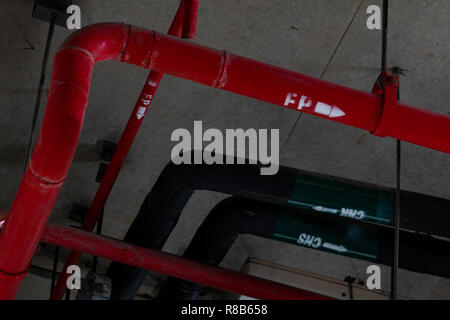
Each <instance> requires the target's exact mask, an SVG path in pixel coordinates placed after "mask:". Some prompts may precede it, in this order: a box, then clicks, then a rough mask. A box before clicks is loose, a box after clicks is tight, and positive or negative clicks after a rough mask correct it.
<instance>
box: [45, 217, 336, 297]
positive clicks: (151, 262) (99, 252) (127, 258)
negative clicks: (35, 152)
mask: <svg viewBox="0 0 450 320" xmlns="http://www.w3.org/2000/svg"><path fill="white" fill-rule="evenodd" d="M41 240H42V241H43V242H47V243H50V244H53V245H56V246H61V247H66V248H70V249H73V250H77V251H82V252H85V253H88V254H91V255H96V256H99V257H102V258H105V259H108V260H114V261H117V262H120V263H124V264H128V265H132V266H135V267H137V268H141V269H147V270H153V271H155V272H159V273H163V274H166V275H169V276H172V277H175V278H181V279H184V280H187V281H192V282H196V283H200V284H203V285H205V286H210V287H214V288H218V289H222V290H226V291H230V292H235V293H240V294H244V295H247V296H250V297H254V298H258V299H268V300H281V299H282V300H324V299H331V298H328V297H325V296H322V295H319V294H316V293H312V292H309V291H306V290H302V289H298V288H294V287H291V286H287V285H284V284H280V283H277V282H272V281H268V280H264V279H261V278H257V277H254V276H250V275H247V274H244V273H239V272H235V271H230V270H227V269H223V268H218V267H213V266H210V265H206V264H201V263H198V262H194V261H191V260H188V259H185V258H182V257H178V256H175V255H171V254H168V253H164V252H161V251H157V250H150V249H144V248H140V247H137V246H133V245H131V244H127V243H124V242H122V241H118V240H114V239H111V238H106V237H103V236H100V235H97V234H93V233H90V232H86V231H82V230H77V229H74V228H70V227H64V226H60V225H57V224H52V223H49V224H47V226H46V227H45V229H44V232H43V234H42V238H41Z"/></svg>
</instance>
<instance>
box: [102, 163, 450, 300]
mask: <svg viewBox="0 0 450 320" xmlns="http://www.w3.org/2000/svg"><path fill="white" fill-rule="evenodd" d="M235 163H236V162H235ZM195 190H210V191H216V192H221V193H225V194H229V195H235V196H240V197H243V198H248V199H254V200H259V201H263V202H267V203H272V204H276V205H281V206H304V205H305V204H304V202H305V201H306V200H307V199H308V198H310V197H316V199H314V201H312V202H311V203H320V202H321V201H322V199H325V198H333V197H334V198H335V199H337V202H338V203H339V204H340V202H339V201H341V200H342V199H343V198H347V200H348V201H351V202H354V201H356V202H357V201H359V202H361V203H363V204H365V203H366V202H367V203H371V205H373V208H369V209H368V210H372V211H373V216H374V217H375V215H376V214H378V213H379V212H381V211H384V212H387V213H388V214H390V215H391V216H390V218H392V210H393V207H388V208H386V206H389V204H390V203H391V202H392V201H393V195H394V191H393V190H392V189H389V188H381V187H378V186H374V185H370V184H366V183H361V182H355V181H350V180H347V179H340V178H336V177H332V176H326V175H322V174H315V173H309V172H305V171H301V170H296V169H292V168H287V167H280V168H279V171H278V173H277V174H276V175H273V176H262V175H260V166H258V165H249V164H245V165H240V164H239V165H218V164H213V165H206V164H202V165H185V164H181V165H174V164H172V163H169V164H168V165H167V166H166V167H165V169H164V170H163V171H162V173H161V175H160V176H159V178H158V180H157V181H156V183H155V185H154V186H153V188H152V190H151V191H150V193H149V194H148V195H147V197H146V198H145V200H144V202H143V204H142V206H141V208H140V210H139V213H138V215H137V217H136V219H135V220H134V222H133V224H132V225H131V227H130V228H129V230H128V232H127V234H126V236H125V239H124V241H126V242H129V243H132V244H135V245H138V246H141V247H145V248H149V249H156V250H160V249H161V248H162V246H163V245H164V243H165V241H166V240H167V238H168V236H169V234H170V232H171V231H172V229H173V228H174V227H175V225H176V223H177V222H178V219H179V216H180V214H181V212H182V210H183V208H184V207H185V205H186V204H187V202H188V200H189V199H190V197H191V195H192V194H193V193H194V191H195ZM403 198H405V199H403ZM374 199H375V200H376V201H375V200H374ZM379 199H384V200H383V201H381V200H380V201H378V200H379ZM386 199H387V200H386ZM390 201H391V202H390ZM341 202H342V201H341ZM402 203H403V204H404V205H403V206H402V210H403V209H408V208H409V209H410V210H411V211H405V212H404V213H403V212H402V217H403V218H404V220H403V221H402V224H401V226H402V227H403V228H408V226H410V225H413V226H415V227H417V229H416V231H422V232H428V233H435V234H438V235H444V236H445V235H446V236H449V232H450V228H449V220H448V219H447V215H448V212H450V201H448V200H443V199H439V198H435V197H430V196H425V195H419V194H416V193H410V192H403V191H402ZM342 205H344V204H342ZM383 206H384V207H383ZM431 207H433V208H434V210H428V208H431ZM313 208H315V210H319V211H318V213H320V214H324V215H326V216H327V217H332V216H333V214H328V213H327V212H326V210H325V213H327V214H325V213H324V212H323V208H322V206H314V207H313ZM424 213H426V215H425V214H424ZM388 218H389V217H388ZM430 220H433V222H434V223H430ZM375 222H377V221H376V220H375ZM391 222H392V221H391V220H390V219H387V220H386V221H384V223H386V224H390V223H391ZM422 222H426V223H423V224H422ZM422 225H424V226H425V227H423V228H422ZM146 274H147V271H145V270H141V269H137V268H133V267H129V266H125V265H121V264H119V263H112V264H111V265H110V268H109V270H108V276H109V277H111V279H112V280H113V284H112V295H111V297H112V299H133V297H134V293H135V292H136V291H137V290H138V288H139V286H140V284H141V283H142V282H143V281H144V279H145V276H146Z"/></svg>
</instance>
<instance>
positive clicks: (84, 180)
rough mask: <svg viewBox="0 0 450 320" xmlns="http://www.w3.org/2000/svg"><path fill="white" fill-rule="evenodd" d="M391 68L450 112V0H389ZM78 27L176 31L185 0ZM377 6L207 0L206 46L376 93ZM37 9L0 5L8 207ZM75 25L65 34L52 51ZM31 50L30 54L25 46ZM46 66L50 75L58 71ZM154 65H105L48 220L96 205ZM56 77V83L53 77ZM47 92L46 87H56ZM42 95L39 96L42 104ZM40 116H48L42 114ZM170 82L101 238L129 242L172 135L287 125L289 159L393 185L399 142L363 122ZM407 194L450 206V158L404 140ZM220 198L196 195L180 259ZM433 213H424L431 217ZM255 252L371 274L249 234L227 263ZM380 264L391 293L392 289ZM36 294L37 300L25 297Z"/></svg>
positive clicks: (0, 194) (418, 94)
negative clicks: (102, 158) (112, 144)
mask: <svg viewBox="0 0 450 320" xmlns="http://www.w3.org/2000/svg"><path fill="white" fill-rule="evenodd" d="M391 2H392V6H391V15H390V17H391V19H390V30H389V51H388V52H389V62H388V64H389V65H390V66H392V65H399V66H401V67H403V68H405V69H408V70H410V72H409V73H408V74H407V76H406V77H403V78H402V79H401V100H402V101H404V102H406V103H409V104H413V105H418V106H422V107H423V108H426V109H428V110H433V111H437V112H441V113H447V114H450V102H449V100H450V93H449V90H448V83H449V80H450V68H448V66H449V59H450V58H449V57H450V55H449V52H450V41H449V38H448V35H449V34H450V24H449V23H450V21H449V19H448V17H449V16H450V2H449V1H446V0H433V1H431V0H426V1H424V0H399V1H391ZM74 3H75V4H78V5H79V6H80V7H81V10H82V12H81V13H82V26H86V25H89V24H92V23H98V22H106V21H116V22H126V23H131V24H133V25H137V26H140V27H144V28H148V29H154V30H157V31H161V32H166V30H167V28H168V26H169V24H170V21H171V19H172V16H173V14H174V12H175V11H176V8H177V6H178V0H165V1H151V0H135V1H119V0H97V1H83V0H79V1H74ZM371 4H378V5H381V1H379V0H368V1H364V0H340V1H335V0H315V1H309V0H283V1H281V0H258V1H256V0H228V1H222V0H208V1H202V0H200V8H199V14H198V29H197V30H198V32H197V39H196V41H197V42H198V43H200V44H204V45H208V46H211V47H215V48H218V49H227V50H229V51H231V52H234V53H236V54H240V55H243V56H247V57H250V58H255V59H258V60H261V61H264V62H267V63H270V64H274V65H278V66H281V67H284V68H288V69H291V70H295V71H298V72H301V73H305V74H309V75H312V76H315V77H321V78H323V79H326V80H330V81H333V82H336V83H340V84H343V85H346V86H349V87H352V88H356V89H360V90H364V91H370V90H371V88H372V85H373V83H374V81H375V79H376V77H377V75H378V72H379V65H380V31H373V30H368V29H367V28H366V19H367V14H366V8H367V7H368V6H369V5H371ZM32 6H33V1H31V0H2V1H1V2H0V26H1V30H2V32H1V33H0V70H1V72H0V97H1V99H0V110H1V111H2V113H1V114H2V115H1V116H0V177H1V178H2V181H3V183H2V184H1V185H0V207H4V208H8V207H9V206H10V205H11V203H12V201H13V198H14V195H15V192H16V190H17V187H18V185H19V182H20V179H21V176H22V171H23V165H24V156H25V151H26V144H27V141H28V135H29V131H30V124H31V117H32V113H33V106H34V100H35V96H36V88H37V84H38V79H39V70H40V64H41V59H42V54H43V49H44V44H45V37H46V34H47V28H48V24H47V23H45V22H42V21H39V20H37V19H34V18H31V10H32ZM69 34H70V31H68V30H65V29H63V28H60V27H57V29H56V31H55V37H54V41H53V46H52V51H51V57H53V55H54V53H55V51H56V49H57V46H58V45H59V44H60V43H61V42H62V41H63V39H64V38H66V37H67V36H68V35H69ZM28 42H29V43H31V44H32V46H33V47H34V49H26V48H29V44H28ZM49 71H50V67H49V70H48V72H49ZM147 74H148V71H145V70H143V69H139V68H137V67H134V66H130V65H125V64H120V63H116V62H104V63H100V64H99V65H98V66H96V68H95V71H94V74H93V79H92V86H91V91H90V96H89V105H88V111H87V114H86V119H85V123H84V128H83V132H82V135H81V139H80V145H79V147H78V150H77V154H76V157H75V161H74V164H73V166H72V168H71V170H70V174H69V176H68V179H67V182H66V183H65V185H64V187H63V190H62V192H61V195H60V196H59V198H58V201H57V204H56V206H55V208H54V210H53V213H52V216H51V219H50V220H51V221H54V222H58V223H63V224H74V223H73V222H72V221H70V220H69V219H68V216H69V214H70V207H71V203H72V202H82V203H85V204H89V202H90V200H91V199H92V198H93V196H94V194H95V191H96V188H97V186H98V185H97V184H96V183H95V182H94V179H95V175H96V172H97V168H98V165H99V160H98V154H97V153H96V150H95V149H96V142H97V140H101V139H108V140H113V141H114V140H115V141H118V139H119V137H120V134H121V132H122V130H123V128H124V125H125V123H126V121H127V119H128V117H129V115H130V112H131V110H132V108H133V106H134V103H135V101H136V99H137V97H138V94H139V92H140V90H141V88H142V85H143V83H144V80H145V78H146V76H147ZM47 80H48V79H47ZM47 88H48V81H47V84H46V89H47ZM44 106H45V97H43V100H42V110H41V111H43V109H44ZM41 115H42V112H41ZM299 115H300V114H299V113H296V112H293V111H292V110H286V109H282V108H279V107H276V106H273V105H269V104H266V103H262V102H259V101H254V100H252V99H249V98H245V97H241V96H237V95H234V94H231V93H227V92H222V91H218V90H215V89H212V88H207V87H204V86H201V85H198V84H195V83H191V82H188V81H185V80H180V79H177V78H174V77H170V76H166V77H165V78H164V80H163V81H162V84H161V87H160V89H159V90H158V93H157V95H156V97H155V99H154V102H153V107H152V108H151V111H150V112H149V114H148V115H147V117H146V119H145V121H144V124H143V126H142V128H141V130H140V132H139V134H138V136H137V138H136V141H135V143H134V145H133V148H132V150H131V152H130V154H129V156H128V159H127V161H126V164H125V166H124V168H123V170H122V171H121V174H120V176H119V179H118V181H117V183H116V185H115V187H114V189H113V192H112V194H111V197H110V200H109V201H108V204H107V206H106V218H105V219H106V221H105V224H104V233H105V234H107V235H109V236H112V237H116V238H121V237H123V235H124V233H125V231H126V230H127V228H128V226H129V224H130V223H131V221H132V220H133V218H134V216H135V214H136V212H137V210H138V208H139V206H140V203H141V202H142V200H143V198H144V197H145V195H146V193H147V192H148V191H149V190H150V188H151V186H152V185H153V183H154V181H155V179H156V178H157V176H158V175H159V173H160V171H161V169H162V168H163V167H164V165H165V164H166V163H167V162H168V161H169V159H170V151H171V148H172V147H173V145H174V144H173V143H172V142H171V141H170V135H171V133H172V131H173V130H174V129H176V128H188V129H189V128H192V126H193V121H194V120H202V121H203V125H204V127H205V128H213V127H214V128H219V129H225V128H244V129H245V128H267V129H270V128H280V143H281V145H282V146H283V152H282V154H281V164H282V165H287V166H292V167H295V168H300V169H306V170H311V171H316V172H322V173H326V174H331V175H336V176H340V177H345V178H351V179H356V180H361V181H366V182H370V183H375V184H379V185H383V186H390V187H392V186H394V183H395V141H394V140H393V139H382V138H378V137H375V136H371V135H370V134H368V133H367V132H363V131H361V130H359V129H356V128H351V127H348V126H344V125H340V124H337V123H333V122H330V121H327V120H324V119H320V118H315V117H312V116H309V115H306V114H304V115H302V116H301V117H299ZM402 165H403V170H402V186H403V188H404V189H407V190H410V191H415V192H421V193H425V194H429V195H435V196H439V197H443V198H447V199H450V170H449V168H450V157H449V156H448V154H444V153H440V152H436V151H432V150H429V149H425V148H422V147H418V146H415V145H410V144H406V143H405V144H403V163H402ZM222 198H223V195H218V194H215V193H212V192H198V193H196V195H195V196H194V197H193V198H192V199H191V201H190V202H189V205H188V207H187V208H186V210H184V213H183V216H182V218H181V220H180V223H179V225H178V226H177V227H176V229H175V231H174V232H173V234H172V236H171V237H170V238H169V241H168V243H167V244H166V246H165V250H166V251H169V252H173V253H176V254H180V253H182V252H183V250H184V249H185V248H186V246H187V245H188V243H189V240H190V238H191V237H192V235H193V234H194V232H195V230H196V228H197V227H198V225H199V224H200V223H201V221H202V219H203V218H204V217H205V216H206V214H207V213H208V212H209V210H210V209H211V208H212V207H213V206H214V205H215V204H216V203H217V201H218V200H220V199H222ZM424 214H426V212H424ZM248 256H252V257H257V258H260V259H265V260H268V261H273V262H277V263H279V264H284V265H288V266H291V267H295V268H299V269H302V270H306V271H311V272H316V273H320V274H324V275H328V276H332V277H336V278H339V279H343V278H344V277H345V276H346V275H353V276H357V277H360V278H363V279H364V278H365V277H366V274H365V270H366V269H365V266H367V265H368V263H364V262H361V261H358V260H354V259H348V258H343V257H338V256H332V255H329V254H325V253H321V252H316V251H312V250H309V249H304V248H299V247H296V246H291V245H285V244H279V243H276V242H274V241H269V240H263V239H257V238H255V237H250V236H245V237H241V238H240V239H239V240H238V241H237V243H236V244H235V245H234V246H233V249H232V250H231V252H230V253H229V255H228V256H227V258H226V259H225V261H224V263H223V265H224V266H225V267H229V268H233V269H239V268H240V266H241V265H242V263H243V261H245V259H246V258H247V257H248ZM400 279H401V280H400V281H401V283H400V288H399V289H400V294H403V295H406V296H414V295H415V296H417V297H424V298H430V297H441V296H444V297H445V296H446V297H450V281H448V280H442V279H439V278H436V277H431V276H425V275H419V274H414V273H411V272H406V271H402V272H401V273H400ZM388 283H389V269H388V268H384V269H383V286H384V287H383V288H384V289H386V290H387V289H388V288H389V285H388ZM22 294H23V296H24V297H26V296H27V292H22Z"/></svg>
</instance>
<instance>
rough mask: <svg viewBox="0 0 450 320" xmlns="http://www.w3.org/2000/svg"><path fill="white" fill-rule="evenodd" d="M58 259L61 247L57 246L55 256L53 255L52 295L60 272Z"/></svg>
mask: <svg viewBox="0 0 450 320" xmlns="http://www.w3.org/2000/svg"><path fill="white" fill-rule="evenodd" d="M58 259H59V247H58V246H56V248H55V254H54V257H53V270H52V284H51V287H50V296H51V295H52V292H53V288H54V287H55V282H56V274H57V272H58Z"/></svg>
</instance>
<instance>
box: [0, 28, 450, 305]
mask: <svg viewBox="0 0 450 320" xmlns="http://www.w3.org/2000/svg"><path fill="white" fill-rule="evenodd" d="M104 60H119V61H122V62H126V63H130V64H134V65H137V66H140V67H143V68H147V69H152V70H155V71H159V72H163V73H168V74H171V75H174V76H177V77H181V78H184V79H188V80H192V81H195V82H199V83H202V84H205V85H208V86H212V87H216V88H220V89H223V90H227V91H231V92H234V93H238V94H241V95H245V96H249V97H253V98H255V99H259V100H262V101H266V102H269V103H273V104H277V105H281V106H285V107H288V108H292V109H296V110H297V109H298V108H301V111H302V112H307V113H311V114H315V115H317V116H320V117H323V118H329V119H331V120H334V121H337V122H341V123H344V124H347V125H351V126H354V127H358V128H362V129H365V130H370V131H375V130H376V129H377V128H378V126H379V125H380V124H379V120H380V119H381V118H382V117H381V116H382V114H383V105H382V100H383V99H382V97H380V96H379V95H376V94H372V93H365V92H362V91H358V90H354V89H350V88H346V87H343V86H340V85H337V84H333V83H330V82H326V81H322V80H319V79H315V78H312V77H309V76H305V75H302V74H299V73H295V72H292V71H289V70H285V69H281V68H278V67H274V66H271V65H268V64H264V63H261V62H257V61H254V60H250V59H247V58H243V57H240V56H237V55H233V54H229V53H226V52H221V51H218V50H215V49H211V48H208V47H203V46H200V45H197V44H194V43H191V42H188V41H186V40H179V39H176V38H174V37H171V36H165V35H162V34H159V33H156V32H153V31H149V30H144V29H140V28H137V27H134V26H127V25H123V24H115V23H104V24H97V25H92V26H89V27H87V28H84V29H83V30H80V31H78V32H76V33H74V34H73V35H71V36H70V37H69V38H68V39H67V40H66V41H65V42H64V43H63V44H62V46H61V47H60V49H59V51H58V53H57V54H56V55H55V58H54V65H53V72H52V79H51V82H50V90H49V94H48V99H47V107H46V112H45V116H44V120H43V123H42V128H41V131H40V134H39V137H38V139H37V142H36V146H35V149H34V152H33V155H32V158H31V160H30V162H29V164H28V167H27V170H26V173H25V176H24V178H23V179H22V182H21V185H20V187H19V190H18V192H17V195H16V197H15V199H14V203H13V205H12V208H11V211H10V215H9V218H8V219H7V221H6V223H5V226H4V230H3V232H2V233H1V235H0V247H1V248H2V251H3V252H2V253H3V254H2V255H1V256H0V298H12V297H13V296H14V292H15V290H16V289H17V286H18V284H19V283H20V276H23V275H24V274H25V273H26V271H27V268H28V265H29V262H30V260H31V257H32V254H33V252H34V249H35V247H36V245H37V242H38V240H39V238H40V235H41V233H42V230H43V228H44V225H45V222H46V221H47V218H48V215H49V213H50V211H51V209H52V207H53V204H54V201H55V200H56V197H57V195H58V192H59V190H60V188H61V186H62V184H63V182H64V180H65V178H66V175H67V172H68V170H69V168H70V165H71V163H72V159H73V155H74V153H75V149H76V146H77V143H78V138H79V135H80V131H81V125H82V123H83V119H84V112H85V107H86V105H87V96H88V89H89V84H90V79H91V74H92V70H93V67H94V64H95V63H97V62H100V61H104ZM63 106H64V107H63ZM389 113H390V114H391V115H392V116H390V117H389V122H390V123H391V126H390V127H389V128H385V129H386V130H384V132H385V135H387V136H392V137H394V138H398V139H401V140H405V141H409V142H412V143H416V144H419V145H423V146H425V147H429V148H433V149H436V150H440V151H443V152H446V153H450V130H449V128H450V117H448V116H445V115H442V114H438V113H434V112H431V111H427V110H422V109H419V108H416V107H411V106H408V105H406V104H402V103H399V104H398V105H397V106H396V107H395V110H393V111H392V110H391V111H390V112H389ZM383 118H386V117H383ZM18 277H19V278H18ZM8 286H10V288H13V289H9V288H8Z"/></svg>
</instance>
